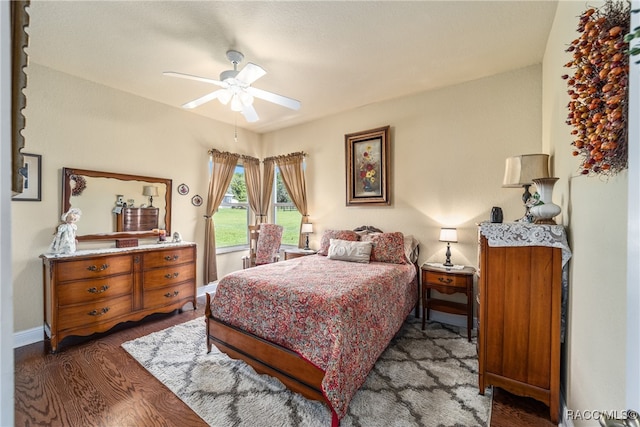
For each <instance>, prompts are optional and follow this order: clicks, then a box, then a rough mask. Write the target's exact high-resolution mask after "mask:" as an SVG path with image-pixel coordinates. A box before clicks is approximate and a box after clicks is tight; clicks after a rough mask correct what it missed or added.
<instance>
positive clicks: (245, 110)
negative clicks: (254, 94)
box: [242, 104, 258, 123]
mask: <svg viewBox="0 0 640 427" xmlns="http://www.w3.org/2000/svg"><path fill="white" fill-rule="evenodd" d="M242 115H243V116H244V118H245V119H247V121H248V122H249V123H253V122H257V121H258V113H257V112H256V109H255V108H253V105H251V104H249V105H243V106H242Z"/></svg>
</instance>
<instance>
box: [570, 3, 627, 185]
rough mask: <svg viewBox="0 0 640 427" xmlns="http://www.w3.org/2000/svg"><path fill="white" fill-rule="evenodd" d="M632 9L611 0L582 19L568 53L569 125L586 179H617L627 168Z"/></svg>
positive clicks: (572, 144)
mask: <svg viewBox="0 0 640 427" xmlns="http://www.w3.org/2000/svg"><path fill="white" fill-rule="evenodd" d="M629 14H630V7H629V5H628V3H626V2H613V1H610V0H608V1H607V2H606V3H605V4H604V5H603V6H602V8H599V9H596V8H590V9H588V10H586V11H585V12H584V13H583V14H582V15H580V20H579V24H578V29H577V31H578V32H579V33H580V37H578V38H577V39H575V40H573V41H572V42H571V44H570V45H569V47H568V48H567V49H566V51H567V52H570V53H572V54H573V58H572V60H571V61H569V62H568V63H566V64H565V67H567V68H571V69H573V75H572V76H570V75H569V74H565V75H563V76H562V78H563V79H565V80H567V86H568V90H567V93H568V94H569V96H570V97H571V100H570V101H569V104H568V105H567V107H568V109H569V114H568V116H567V120H566V123H567V124H568V125H570V126H572V127H573V130H572V131H571V134H572V135H573V137H574V141H573V142H572V143H571V146H572V154H573V156H575V157H579V158H580V160H581V163H580V168H579V172H580V173H581V174H582V175H587V176H593V175H604V176H613V175H615V174H617V173H618V172H621V171H622V170H624V169H626V168H627V167H628V157H627V147H628V136H627V121H628V95H627V92H628V83H629V50H628V47H629V43H628V42H627V41H626V40H625V35H626V34H627V33H628V32H629V25H630V22H629Z"/></svg>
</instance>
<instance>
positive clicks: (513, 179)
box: [502, 154, 549, 187]
mask: <svg viewBox="0 0 640 427" xmlns="http://www.w3.org/2000/svg"><path fill="white" fill-rule="evenodd" d="M547 177H549V155H548V154H523V155H521V156H514V157H509V158H507V161H506V164H505V168H504V179H503V181H502V186H503V187H522V186H523V185H532V184H533V179H534V178H547Z"/></svg>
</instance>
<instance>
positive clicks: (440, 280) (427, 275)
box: [422, 271, 467, 289]
mask: <svg viewBox="0 0 640 427" xmlns="http://www.w3.org/2000/svg"><path fill="white" fill-rule="evenodd" d="M422 274H423V275H422V279H423V283H428V284H429V285H435V286H446V287H451V288H463V289H466V287H467V278H466V277H465V276H461V275H454V274H446V273H438V272H435V271H423V273H422Z"/></svg>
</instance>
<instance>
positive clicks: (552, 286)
mask: <svg viewBox="0 0 640 427" xmlns="http://www.w3.org/2000/svg"><path fill="white" fill-rule="evenodd" d="M479 237H480V264H479V281H478V293H479V302H480V305H479V313H478V315H479V328H478V367H479V378H478V382H479V387H480V394H484V391H485V388H486V387H487V386H490V385H493V386H496V387H500V388H502V389H504V390H507V391H509V392H511V393H513V394H516V395H519V396H528V397H532V398H534V399H536V400H539V401H541V402H543V403H545V404H546V405H547V406H549V413H550V418H551V420H552V421H553V422H554V423H557V422H558V416H559V406H560V344H561V314H562V287H563V283H562V280H563V279H562V278H563V275H562V269H563V266H564V265H565V264H566V262H567V261H568V258H569V257H570V251H569V248H568V245H567V243H566V235H565V232H564V228H563V227H562V226H559V225H536V224H528V223H509V224H491V223H483V224H481V226H480V230H479Z"/></svg>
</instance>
